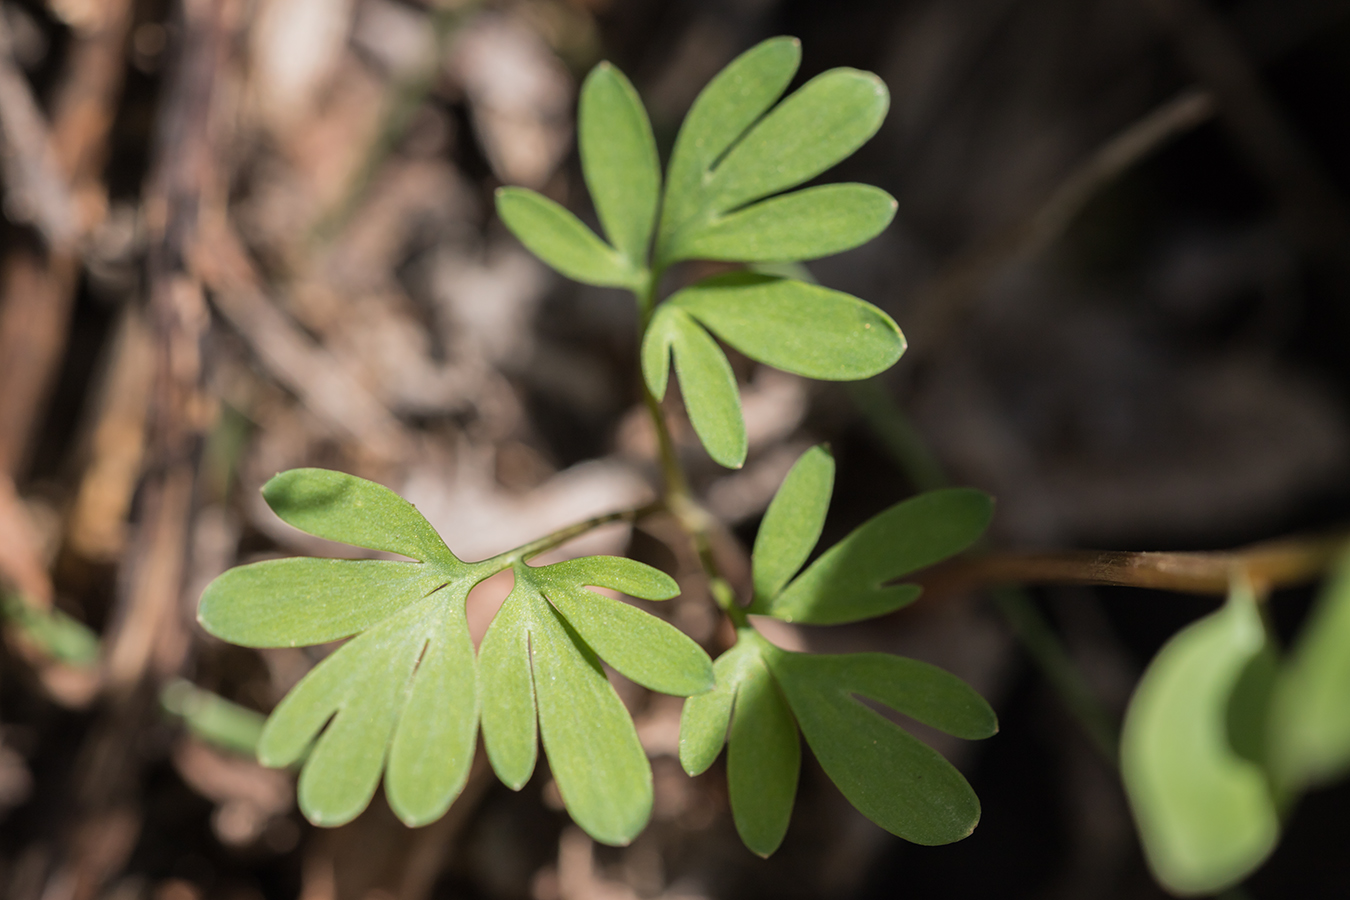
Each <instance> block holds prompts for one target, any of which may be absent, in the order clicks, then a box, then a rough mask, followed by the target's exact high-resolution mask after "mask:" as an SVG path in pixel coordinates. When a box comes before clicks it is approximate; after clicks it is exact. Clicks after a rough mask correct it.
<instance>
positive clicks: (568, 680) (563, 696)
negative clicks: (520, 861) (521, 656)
mask: <svg viewBox="0 0 1350 900" xmlns="http://www.w3.org/2000/svg"><path fill="white" fill-rule="evenodd" d="M532 601H533V602H532V607H533V608H532V613H531V619H532V628H531V633H530V638H531V646H530V649H531V661H532V665H533V669H534V681H535V685H536V688H537V690H538V696H539V731H540V734H541V736H542V738H543V743H544V752H545V753H546V754H547V755H548V764H549V769H550V770H551V771H552V772H553V778H554V780H555V781H557V783H558V792H559V793H560V794H561V795H562V798H563V804H564V805H565V806H566V807H567V811H568V813H569V814H571V816H572V818H573V820H575V821H576V823H577V824H578V825H580V826H581V828H582V830H584V831H585V832H586V833H587V834H589V835H590V836H591V837H593V838H595V839H596V840H597V841H600V842H601V843H603V844H611V845H615V846H623V845H626V844H628V843H629V842H630V841H632V840H633V838H635V837H636V836H637V835H638V834H639V833H640V832H641V831H642V829H643V828H645V827H646V825H647V820H648V819H649V818H651V812H652V770H651V766H650V764H649V763H648V762H647V754H646V753H645V752H644V751H643V749H642V744H641V743H640V742H639V741H638V736H637V729H635V728H634V727H633V720H632V719H631V718H630V717H629V715H628V710H627V709H626V708H625V707H624V705H623V701H621V700H620V699H619V695H618V694H616V693H615V692H614V688H613V687H612V686H611V685H610V683H609V679H607V678H606V677H605V672H604V670H603V669H602V668H601V667H600V661H599V660H598V659H596V657H595V654H594V653H592V652H591V650H590V649H589V648H588V647H586V645H585V644H584V643H583V642H582V641H581V640H580V638H579V637H578V636H577V635H576V634H575V632H573V631H572V629H571V628H570V627H569V626H568V625H567V622H566V620H564V619H563V618H562V617H561V616H560V615H559V614H558V613H557V612H556V611H555V610H554V609H553V608H552V607H550V606H549V605H548V604H547V603H545V602H544V601H543V599H542V598H541V597H539V596H538V595H537V594H535V595H534V596H533V597H532Z"/></svg>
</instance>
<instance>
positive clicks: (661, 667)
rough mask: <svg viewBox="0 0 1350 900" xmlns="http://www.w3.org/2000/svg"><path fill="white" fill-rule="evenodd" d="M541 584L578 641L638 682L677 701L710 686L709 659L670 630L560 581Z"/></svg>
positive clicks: (652, 618) (647, 615)
mask: <svg viewBox="0 0 1350 900" xmlns="http://www.w3.org/2000/svg"><path fill="white" fill-rule="evenodd" d="M545 585H546V586H545V587H544V595H545V596H546V597H547V598H548V600H549V602H550V603H552V604H553V606H554V608H556V609H557V610H558V612H560V613H562V615H563V618H565V619H566V620H567V621H568V624H570V625H571V626H572V627H573V628H574V629H576V631H577V633H578V634H580V635H581V638H582V640H584V641H585V642H586V643H587V644H588V645H589V646H590V647H591V649H593V650H594V651H595V652H596V653H597V654H598V655H599V656H600V658H601V659H603V660H604V661H605V662H607V663H609V664H610V665H611V666H613V667H614V668H615V669H618V670H619V671H620V672H621V673H623V674H624V675H626V676H627V677H629V678H631V679H632V680H634V681H636V682H637V683H638V684H640V685H642V686H643V687H647V688H650V689H651V690H654V691H660V692H661V693H663V694H674V695H676V696H679V697H687V696H689V695H690V694H698V693H701V692H703V691H706V690H708V689H709V688H711V687H712V685H713V668H712V660H710V659H708V654H706V653H704V652H703V649H702V648H701V647H699V645H698V644H695V643H694V642H693V641H692V640H690V639H689V638H688V637H687V636H686V635H685V634H684V632H682V631H680V630H679V629H678V628H676V627H675V626H673V625H671V624H669V623H667V622H663V621H661V620H660V619H658V618H657V617H656V616H653V615H651V614H650V613H647V612H644V611H643V610H640V609H638V608H637V607H636V606H630V605H629V604H627V603H624V602H622V601H619V600H611V599H610V598H608V597H602V596H601V595H599V594H597V593H595V592H594V591H587V590H583V589H581V588H578V587H574V586H570V585H567V584H566V583H564V582H562V581H561V580H560V579H551V580H550V581H548V582H545Z"/></svg>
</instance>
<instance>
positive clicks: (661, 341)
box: [642, 304, 748, 469]
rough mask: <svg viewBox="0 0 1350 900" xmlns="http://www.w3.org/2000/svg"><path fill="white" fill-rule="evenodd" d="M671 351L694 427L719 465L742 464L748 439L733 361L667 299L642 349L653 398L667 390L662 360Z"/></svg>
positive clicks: (645, 371) (645, 372)
mask: <svg viewBox="0 0 1350 900" xmlns="http://www.w3.org/2000/svg"><path fill="white" fill-rule="evenodd" d="M649 344H650V346H651V347H652V348H653V349H649ZM671 351H674V355H675V374H676V375H677V377H678V378H679V379H680V391H681V392H682V393H683V395H684V405H685V408H686V409H687V410H688V411H689V422H690V424H692V425H693V426H694V432H695V433H696V434H697V435H698V437H699V440H700V441H702V443H703V446H704V448H705V449H707V451H708V455H709V456H711V457H712V458H713V459H714V460H715V461H716V462H717V463H718V464H720V465H723V466H726V467H728V468H732V469H738V468H740V467H741V465H742V464H743V463H744V462H745V454H746V451H747V448H748V443H747V440H746V435H745V420H744V419H743V418H742V417H741V398H740V394H739V392H738V391H737V388H736V375H735V374H734V373H733V372H732V371H731V364H730V363H729V362H727V358H726V355H725V354H724V353H722V350H721V348H720V347H718V346H717V342H716V341H714V340H713V339H712V338H711V337H710V336H709V335H708V333H707V332H706V331H704V330H703V329H702V328H701V327H699V325H698V323H697V322H695V321H694V320H693V319H692V318H690V316H689V314H688V313H686V312H685V311H684V310H682V309H680V308H678V307H675V306H671V305H669V304H665V305H663V306H662V307H661V308H660V309H658V310H657V312H656V315H655V316H654V317H653V318H652V324H651V327H650V328H649V329H648V331H647V336H646V337H645V338H644V339H643V348H642V362H643V372H644V376H645V377H646V379H647V385H648V387H649V388H650V389H651V391H652V393H653V394H654V395H655V396H657V397H660V396H662V395H663V394H664V393H665V374H666V369H665V365H664V359H665V358H667V357H668V355H669V353H670V352H671ZM658 387H659V388H661V390H660V391H659V392H658V391H657V390H656V389H657V388H658Z"/></svg>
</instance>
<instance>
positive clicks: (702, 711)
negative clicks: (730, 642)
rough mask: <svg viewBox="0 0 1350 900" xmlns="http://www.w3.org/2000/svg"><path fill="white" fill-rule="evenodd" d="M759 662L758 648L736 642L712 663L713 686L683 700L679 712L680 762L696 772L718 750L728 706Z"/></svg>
mask: <svg viewBox="0 0 1350 900" xmlns="http://www.w3.org/2000/svg"><path fill="white" fill-rule="evenodd" d="M758 661H759V649H758V647H756V646H755V645H754V644H753V643H752V642H749V641H740V642H738V643H737V644H736V645H735V646H734V647H732V648H731V649H730V650H728V651H727V652H726V653H723V654H722V655H721V656H719V657H718V658H717V661H716V662H715V663H713V676H714V685H713V689H712V690H710V691H708V692H706V693H703V694H697V695H695V696H692V697H690V698H689V699H688V700H686V701H684V709H683V710H682V711H681V713H680V765H681V766H683V767H684V770H685V771H686V772H687V773H689V774H690V775H699V774H702V773H703V772H705V771H707V769H708V767H709V766H711V765H712V764H713V761H714V760H715V759H717V755H718V754H719V753H721V752H722V745H723V744H724V743H726V740H727V728H728V727H729V726H730V724H731V709H732V706H733V705H734V704H735V701H736V691H737V690H738V689H739V688H740V684H741V680H742V679H743V678H745V677H746V673H747V672H749V671H750V670H751V669H753V667H754V666H755V665H757V664H758Z"/></svg>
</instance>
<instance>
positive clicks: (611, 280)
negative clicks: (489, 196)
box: [497, 187, 642, 289]
mask: <svg viewBox="0 0 1350 900" xmlns="http://www.w3.org/2000/svg"><path fill="white" fill-rule="evenodd" d="M497 215H499V216H501V219H502V221H503V222H504V223H506V227H507V228H509V229H511V233H512V234H514V235H515V236H516V237H517V238H518V239H519V240H520V242H521V243H522V244H524V245H525V247H526V248H527V249H528V250H529V251H530V252H531V253H533V254H534V255H535V256H537V257H539V258H540V259H542V260H543V261H544V262H546V263H548V264H549V265H550V266H552V267H553V268H554V269H556V270H557V271H559V272H561V273H562V274H564V275H566V276H567V277H568V278H571V279H573V280H574V281H580V282H583V283H585V284H594V285H598V286H600V287H621V288H629V289H635V288H637V287H638V286H639V285H640V284H641V282H642V271H641V270H640V269H635V268H634V267H633V265H632V264H631V263H630V262H629V261H628V260H627V259H626V258H625V257H624V256H623V254H621V253H620V252H619V251H617V250H615V249H614V248H613V247H611V246H609V245H608V244H606V243H605V242H604V241H602V240H600V238H599V237H598V236H596V234H595V232H594V231H591V230H590V229H589V228H587V227H586V225H585V224H584V223H583V222H582V221H581V220H580V219H578V218H577V217H576V216H574V215H572V213H570V212H568V211H567V210H566V209H564V208H563V207H562V206H560V205H559V204H557V203H555V202H553V201H552V200H550V199H548V198H547V197H545V196H543V195H541V194H537V193H535V192H534V191H531V190H528V189H526V188H518V187H504V188H498V189H497Z"/></svg>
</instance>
